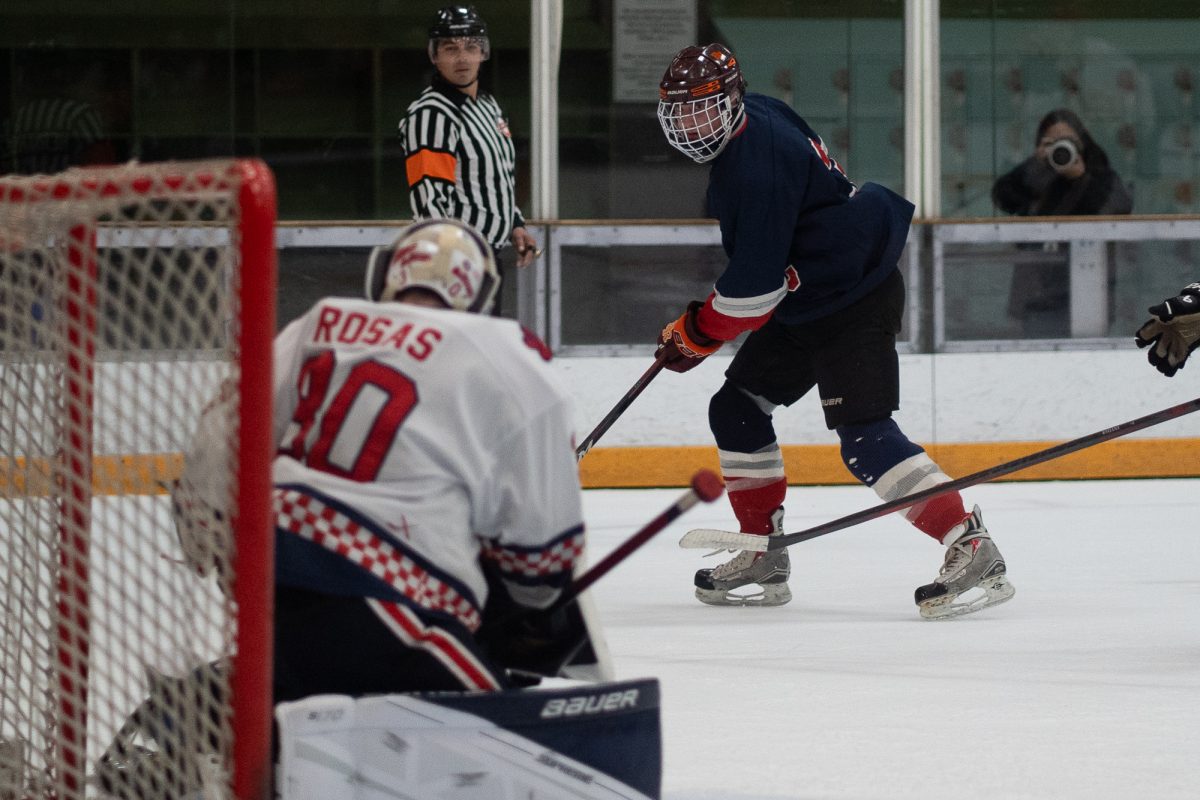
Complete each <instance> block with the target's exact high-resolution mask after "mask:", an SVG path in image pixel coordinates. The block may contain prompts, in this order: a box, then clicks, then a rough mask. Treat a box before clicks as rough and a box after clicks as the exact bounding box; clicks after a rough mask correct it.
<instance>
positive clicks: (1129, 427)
mask: <svg viewBox="0 0 1200 800" xmlns="http://www.w3.org/2000/svg"><path fill="white" fill-rule="evenodd" d="M1196 410H1200V397H1197V398H1196V399H1195V400H1189V401H1188V402H1186V403H1180V404H1179V405H1177V406H1171V407H1170V408H1164V409H1163V410H1162V411H1157V412H1155V413H1153V414H1148V415H1146V416H1144V417H1139V418H1138V419H1134V420H1130V421H1129V422H1122V423H1121V424H1120V425H1114V426H1113V427H1111V428H1105V429H1104V430H1102V431H1098V432H1096V433H1091V434H1088V435H1087V436H1081V437H1080V438H1078V439H1072V440H1071V441H1069V442H1063V443H1062V444H1059V445H1055V446H1053V447H1048V448H1046V449H1045V450H1039V451H1038V452H1036V453H1030V454H1029V455H1027V456H1022V457H1021V458H1017V459H1013V460H1012V461H1007V462H1005V463H1003V464H997V465H996V466H994V467H989V468H988V469H985V470H981V471H979V472H976V473H973V474H971V475H967V476H965V477H962V478H958V479H957V480H953V481H950V482H949V483H943V484H939V485H938V486H934V487H931V488H929V489H925V490H924V491H920V492H917V493H916V494H910V495H907V496H905V497H901V498H898V499H896V500H892V501H890V502H887V503H881V504H880V505H877V506H872V507H871V508H867V509H864V510H862V511H858V512H856V513H854V514H849V515H847V516H845V517H841V518H840V519H835V520H833V521H832V522H826V523H825V524H823V525H818V526H816V527H815V528H809V529H808V530H804V531H799V532H798V533H785V534H783V535H782V536H771V537H767V536H759V535H756V534H753V533H734V532H732V531H718V530H711V529H704V528H702V529H698V530H694V531H688V532H687V533H686V534H684V536H683V538H682V539H680V540H679V546H680V547H689V548H690V547H699V548H708V549H712V548H728V549H731V550H755V551H759V552H761V551H764V550H781V549H783V548H784V547H787V546H788V545H793V544H796V543H798V542H807V541H808V540H809V539H815V538H817V537H818V536H824V535H825V534H827V533H833V532H834V531H840V530H842V529H843V528H849V527H852V526H854V525H858V524H859V523H861V522H867V521H869V520H873V519H877V518H879V517H883V516H886V515H888V514H891V513H892V512H893V511H900V510H903V509H905V508H908V507H909V506H912V505H916V504H917V503H923V502H925V501H926V500H932V499H933V498H935V497H937V496H938V495H942V494H946V493H947V492H953V491H957V490H958V489H966V488H967V487H969V486H974V485H976V484H978V483H985V482H987V481H991V480H995V479H996V478H999V477H1001V476H1003V475H1008V474H1009V473H1012V472H1017V471H1019V470H1023V469H1025V468H1027V467H1032V466H1034V465H1035V464H1041V463H1042V462H1044V461H1050V460H1053V459H1055V458H1060V457H1062V456H1065V455H1067V454H1069V453H1074V452H1075V451H1077V450H1083V449H1084V448H1087V447H1091V446H1093V445H1097V444H1100V443H1102V442H1107V441H1109V440H1110V439H1116V438H1117V437H1119V436H1124V435H1125V434H1128V433H1133V432H1134V431H1140V430H1142V429H1143V428H1149V427H1150V426H1152V425H1157V424H1159V423H1160V422H1166V421H1167V420H1171V419H1175V418H1176V417H1182V416H1183V415H1184V414H1190V413H1192V412H1193V411H1196Z"/></svg>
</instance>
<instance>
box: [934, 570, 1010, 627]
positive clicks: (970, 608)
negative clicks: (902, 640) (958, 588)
mask: <svg viewBox="0 0 1200 800" xmlns="http://www.w3.org/2000/svg"><path fill="white" fill-rule="evenodd" d="M975 589H982V590H983V592H982V593H981V594H976V595H974V596H972V597H971V598H970V599H967V600H963V601H961V602H955V601H956V600H958V599H959V598H961V597H965V596H966V595H967V593H968V592H971V591H973V590H971V589H968V590H967V592H959V593H958V594H947V595H943V596H942V597H937V598H934V599H933V600H926V601H925V602H924V603H921V604H920V605H919V606H918V610H919V611H920V612H921V617H922V618H924V619H953V618H954V617H961V616H963V615H964V614H973V613H975V612H976V611H982V610H983V609H985V608H988V607H989V606H997V605H1000V604H1001V603H1004V602H1006V601H1008V600H1011V599H1012V597H1013V595H1014V594H1016V593H1017V590H1016V589H1015V588H1013V585H1012V584H1011V583H1009V582H1008V579H1007V578H1006V577H1005V576H1003V575H997V576H996V577H994V578H990V579H989V580H987V581H984V582H983V583H981V584H979V585H978V586H976V587H975Z"/></svg>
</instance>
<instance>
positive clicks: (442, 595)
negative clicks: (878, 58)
mask: <svg viewBox="0 0 1200 800" xmlns="http://www.w3.org/2000/svg"><path fill="white" fill-rule="evenodd" d="M274 512H275V525H276V527H278V528H282V529H283V530H286V531H289V532H291V533H294V534H296V535H297V536H299V537H301V538H303V539H307V540H309V541H311V542H314V543H316V544H319V545H321V546H322V547H324V548H326V549H327V550H331V551H333V552H334V553H337V554H338V555H339V556H341V557H342V558H345V559H347V560H348V561H351V562H352V563H354V564H356V565H358V566H359V567H361V568H362V569H364V570H366V571H367V572H370V573H371V574H372V575H374V576H375V577H376V578H379V579H380V580H382V581H384V582H385V583H387V584H388V585H389V586H391V587H392V588H393V589H395V590H396V591H398V592H399V593H400V594H402V595H403V596H404V597H406V598H408V599H409V600H410V601H412V602H414V603H416V604H417V605H419V606H421V607H422V608H426V609H429V610H430V611H436V612H440V613H443V614H450V615H452V616H454V617H456V618H457V619H458V620H459V621H460V622H461V623H462V624H463V625H466V626H467V628H468V629H470V630H472V631H474V630H476V629H477V628H478V627H479V623H480V616H479V609H477V608H476V607H475V606H474V605H473V604H472V603H471V601H469V600H467V599H466V598H465V597H463V596H462V594H461V593H459V591H458V590H457V589H455V588H454V587H453V586H451V585H449V583H447V582H446V581H445V580H443V579H441V578H439V577H437V576H435V575H433V574H431V573H430V571H429V570H428V569H427V568H425V567H423V566H421V565H420V564H418V563H417V562H416V561H415V560H414V559H413V558H412V557H411V556H409V555H408V554H406V553H404V552H402V551H401V550H400V549H399V548H397V547H395V546H393V545H392V544H390V543H388V542H386V541H384V540H383V539H382V538H381V537H380V536H378V535H377V534H376V533H375V532H374V531H372V530H370V529H369V528H368V527H366V526H365V525H363V524H361V523H360V522H358V521H357V520H354V519H352V518H351V517H350V516H348V515H347V514H344V513H342V512H341V511H339V510H338V509H336V508H334V507H333V506H331V505H329V504H328V503H325V502H323V501H322V500H320V499H318V498H316V497H313V496H312V495H310V494H307V493H305V492H301V491H297V490H295V489H287V488H276V489H275V495H274Z"/></svg>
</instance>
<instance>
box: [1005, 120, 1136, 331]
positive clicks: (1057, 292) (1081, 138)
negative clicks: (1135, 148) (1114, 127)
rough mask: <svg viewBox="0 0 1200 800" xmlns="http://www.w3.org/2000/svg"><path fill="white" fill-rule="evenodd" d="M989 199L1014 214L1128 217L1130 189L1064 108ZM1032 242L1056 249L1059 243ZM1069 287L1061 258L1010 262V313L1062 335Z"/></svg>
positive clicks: (1029, 326) (1045, 123) (1044, 124)
mask: <svg viewBox="0 0 1200 800" xmlns="http://www.w3.org/2000/svg"><path fill="white" fill-rule="evenodd" d="M992 201H993V202H994V203H995V204H996V207H997V208H999V209H1000V210H1001V211H1004V212H1005V213H1008V214H1015V215H1016V216H1020V217H1056V216H1085V215H1099V214H1128V213H1130V211H1132V209H1133V200H1132V198H1131V195H1130V192H1129V190H1128V189H1127V188H1126V186H1125V184H1124V183H1122V182H1121V178H1120V176H1118V175H1117V173H1116V171H1115V170H1113V168H1112V167H1111V166H1110V165H1109V162H1108V155H1107V154H1106V153H1105V152H1104V149H1103V148H1101V147H1100V145H1098V144H1096V141H1095V140H1094V139H1093V138H1092V135H1091V134H1090V133H1089V132H1088V130H1087V128H1085V127H1084V125H1083V122H1081V121H1080V119H1079V117H1078V116H1077V115H1076V114H1075V113H1074V112H1072V111H1068V110H1066V109H1058V110H1056V111H1051V112H1050V113H1049V114H1047V115H1046V116H1045V117H1043V118H1042V121H1041V122H1040V123H1038V128H1037V136H1036V138H1035V142H1034V152H1033V155H1032V156H1030V157H1029V158H1027V159H1026V160H1025V161H1023V162H1021V163H1020V164H1018V165H1017V166H1016V167H1015V168H1014V169H1013V170H1011V171H1010V172H1008V173H1006V174H1005V175H1002V176H1001V177H1000V178H999V179H998V180H997V181H996V183H995V185H994V186H993V187H992ZM1037 247H1038V249H1047V250H1051V251H1056V250H1057V249H1058V245H1057V243H1048V244H1047V246H1046V247H1044V248H1043V246H1042V245H1038V246H1037ZM1023 249H1027V248H1023ZM1069 284H1070V281H1069V278H1068V268H1067V265H1066V264H1065V263H1055V264H1046V265H1043V264H1036V263H1019V264H1017V265H1015V267H1014V269H1013V280H1012V286H1011V289H1010V291H1009V302H1008V314H1009V316H1010V317H1013V318H1015V319H1018V320H1020V321H1021V324H1022V329H1023V331H1024V332H1025V334H1026V335H1027V336H1033V337H1058V336H1065V335H1067V334H1068V332H1069V318H1068V308H1069V303H1070V285H1069Z"/></svg>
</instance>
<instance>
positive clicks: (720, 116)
mask: <svg viewBox="0 0 1200 800" xmlns="http://www.w3.org/2000/svg"><path fill="white" fill-rule="evenodd" d="M745 88H746V82H745V80H744V79H743V78H742V72H741V68H740V67H738V62H737V58H735V57H734V55H733V53H732V52H730V50H729V48H727V47H725V46H724V45H722V44H710V45H705V46H703V47H701V46H698V45H693V46H691V47H685V48H684V49H682V50H680V51H679V52H678V53H676V54H675V57H674V58H673V59H671V64H670V65H669V66H668V67H667V71H666V73H664V75H663V79H662V82H661V83H660V84H659V103H658V122H659V124H660V125H661V126H662V129H663V133H664V134H666V137H667V142H668V143H669V144H670V145H671V146H672V147H674V148H675V149H676V150H678V151H679V152H681V153H683V154H684V155H686V156H687V157H688V158H690V159H692V160H693V161H696V162H697V163H704V162H705V161H711V160H712V159H714V158H716V157H717V156H718V155H719V154H720V153H721V151H722V150H723V149H724V148H725V145H726V144H728V142H729V138H730V136H731V135H732V134H733V132H734V131H735V130H737V128H738V126H740V125H741V124H742V120H743V119H744V117H745V109H744V108H743V105H742V96H743V95H744V94H745Z"/></svg>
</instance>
